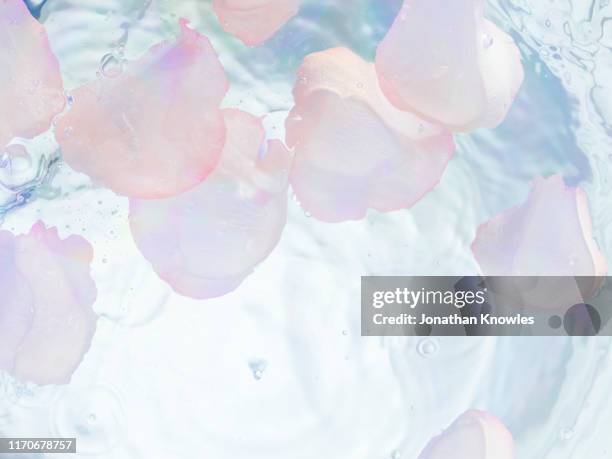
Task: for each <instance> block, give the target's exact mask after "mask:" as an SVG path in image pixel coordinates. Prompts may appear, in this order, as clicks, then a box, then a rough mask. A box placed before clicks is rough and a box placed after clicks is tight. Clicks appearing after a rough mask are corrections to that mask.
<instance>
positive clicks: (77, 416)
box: [52, 384, 126, 455]
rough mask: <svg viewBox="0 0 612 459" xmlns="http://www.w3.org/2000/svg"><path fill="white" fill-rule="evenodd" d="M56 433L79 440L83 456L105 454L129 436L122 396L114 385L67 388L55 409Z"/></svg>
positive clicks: (54, 406) (54, 429)
mask: <svg viewBox="0 0 612 459" xmlns="http://www.w3.org/2000/svg"><path fill="white" fill-rule="evenodd" d="M52 428H53V431H54V434H55V435H57V436H58V437H64V438H74V437H76V438H78V439H79V444H78V448H79V452H80V453H81V454H88V455H89V454H105V453H107V452H109V451H110V450H112V449H113V448H115V447H116V446H118V445H119V444H120V443H122V442H123V441H124V439H125V436H126V426H125V413H124V409H123V403H122V401H121V397H120V396H119V394H118V393H117V391H116V389H114V388H113V387H111V386H107V385H102V384H96V385H94V386H90V387H82V388H73V387H66V388H64V390H63V393H62V394H60V396H59V397H58V398H57V399H56V401H55V404H54V405H53V407H52Z"/></svg>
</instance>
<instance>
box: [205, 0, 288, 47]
mask: <svg viewBox="0 0 612 459" xmlns="http://www.w3.org/2000/svg"><path fill="white" fill-rule="evenodd" d="M299 7H300V0H214V1H213V9H214V11H215V13H216V14H217V17H218V18H219V22H220V23H221V27H223V30H225V31H226V32H228V33H231V34H232V35H235V36H236V37H237V38H238V39H240V40H241V41H242V42H243V43H245V44H246V45H249V46H253V45H258V44H260V43H263V42H264V41H266V40H267V39H268V38H270V37H271V36H272V35H274V34H275V33H276V32H277V31H278V30H279V29H280V28H281V27H282V26H283V25H284V24H285V23H286V22H287V21H288V20H289V19H291V18H292V17H293V16H295V15H296V14H297V12H298V9H299Z"/></svg>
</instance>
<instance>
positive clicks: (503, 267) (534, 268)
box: [472, 175, 607, 313]
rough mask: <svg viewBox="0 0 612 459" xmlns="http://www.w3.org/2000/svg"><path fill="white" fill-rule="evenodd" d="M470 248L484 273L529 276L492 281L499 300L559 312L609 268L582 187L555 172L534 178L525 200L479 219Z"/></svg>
mask: <svg viewBox="0 0 612 459" xmlns="http://www.w3.org/2000/svg"><path fill="white" fill-rule="evenodd" d="M472 252H473V253H474V257H475V258H476V261H477V262H478V263H479V265H480V268H481V270H482V272H483V274H484V275H487V276H532V277H530V278H525V277H503V278H499V279H495V280H494V281H492V282H491V285H490V286H491V287H492V289H493V290H494V291H495V292H496V294H498V295H500V296H499V298H498V299H497V300H498V302H499V303H500V304H503V303H504V302H507V305H509V306H511V307H514V308H518V309H520V308H531V309H534V308H535V309H558V310H559V311H560V313H563V312H565V310H567V308H569V307H570V306H572V305H574V304H578V303H582V302H584V301H585V299H586V298H590V297H591V295H592V294H593V293H594V292H595V291H596V290H597V289H598V288H599V285H600V283H601V278H600V277H597V276H604V275H605V274H606V271H607V266H606V260H605V259H604V257H603V255H602V254H601V252H600V251H599V249H598V247H597V245H596V243H595V241H594V239H593V233H592V227H591V217H590V215H589V210H588V202H587V198H586V195H585V193H584V191H582V190H581V189H579V188H569V187H566V186H565V184H564V182H563V179H562V178H561V176H558V175H557V176H553V177H550V178H547V179H544V178H539V179H537V180H535V182H534V183H533V188H532V190H531V193H530V194H529V197H528V198H527V201H526V202H524V203H523V204H522V205H520V206H518V207H515V208H513V209H510V210H508V211H506V212H504V213H502V214H500V215H498V216H496V217H493V218H492V219H491V220H489V221H488V222H486V223H484V224H483V225H481V226H480V227H479V228H478V231H477V234H476V238H475V240H474V242H473V243H472ZM560 276H571V277H574V276H584V277H576V278H575V279H574V280H575V281H574V280H571V279H568V278H567V277H560Z"/></svg>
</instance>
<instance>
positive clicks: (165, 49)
mask: <svg viewBox="0 0 612 459" xmlns="http://www.w3.org/2000/svg"><path fill="white" fill-rule="evenodd" d="M227 90H228V81H227V78H226V76H225V72H224V70H223V67H222V66H221V63H220V62H219V59H218V58H217V55H216V54H215V51H214V50H213V48H212V46H211V44H210V42H209V41H208V39H207V38H206V37H204V36H202V35H200V34H199V33H198V32H196V31H194V30H192V29H190V28H188V27H187V23H186V21H184V20H181V35H180V37H179V38H178V39H177V41H176V43H173V44H171V43H161V44H158V45H156V46H154V47H152V48H151V49H150V50H149V52H148V53H147V54H146V55H145V56H143V57H142V58H140V59H139V60H138V61H136V62H133V63H130V64H128V65H127V66H126V68H125V70H124V71H123V73H122V74H120V75H118V76H116V77H113V78H110V77H109V78H103V79H101V80H100V81H96V82H92V83H89V84H86V85H84V86H82V87H80V88H78V89H76V90H75V91H74V92H73V96H74V103H73V106H72V108H71V110H70V111H69V112H68V113H67V114H66V115H65V116H63V117H62V118H61V119H60V121H59V122H58V125H57V139H58V142H59V144H60V146H61V147H62V152H63V155H64V159H65V160H66V162H67V163H68V164H69V165H70V166H71V167H73V168H74V169H76V170H78V171H79V172H83V173H85V174H87V175H89V176H90V177H91V178H92V180H94V181H95V182H97V183H99V184H101V185H103V186H106V187H108V188H110V189H112V190H113V191H115V192H116V193H118V194H122V195H125V196H129V197H138V198H163V197H168V196H173V195H176V194H179V193H181V192H184V191H186V190H188V189H191V188H193V187H194V186H196V185H197V184H198V183H200V182H201V181H202V180H204V179H205V178H206V177H207V176H208V174H209V173H210V172H211V171H212V170H213V169H214V168H215V166H216V165H217V162H218V160H219V157H220V155H221V151H222V149H223V144H224V142H225V126H224V124H223V117H222V114H221V110H220V108H219V104H220V103H221V100H222V99H223V97H224V95H225V93H226V92H227Z"/></svg>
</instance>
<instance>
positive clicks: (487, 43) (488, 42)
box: [482, 33, 493, 49]
mask: <svg viewBox="0 0 612 459" xmlns="http://www.w3.org/2000/svg"><path fill="white" fill-rule="evenodd" d="M482 46H484V49H489V48H490V47H491V46H493V37H492V36H491V35H489V34H486V33H485V34H484V35H483V36H482Z"/></svg>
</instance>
